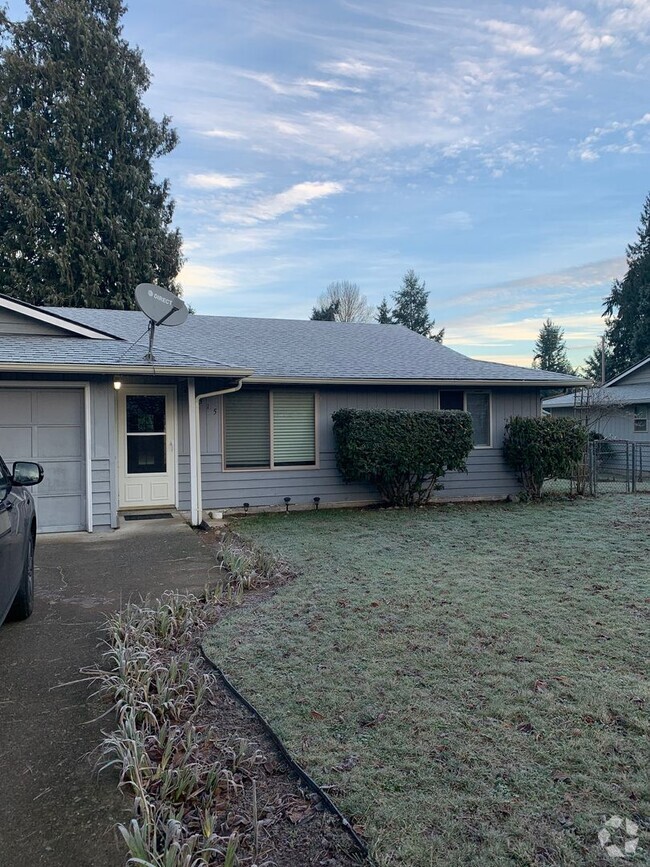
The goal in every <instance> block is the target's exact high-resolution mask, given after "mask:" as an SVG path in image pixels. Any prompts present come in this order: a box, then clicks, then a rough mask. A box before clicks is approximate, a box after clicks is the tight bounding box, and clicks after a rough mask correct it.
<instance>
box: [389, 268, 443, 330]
mask: <svg viewBox="0 0 650 867" xmlns="http://www.w3.org/2000/svg"><path fill="white" fill-rule="evenodd" d="M393 300H394V302H395V306H394V307H393V315H392V321H393V322H395V323H396V324H398V325H405V326H406V327H407V328H410V329H411V331H415V332H416V333H417V334H423V335H424V336H425V337H430V338H431V339H432V340H437V341H438V343H442V338H443V336H444V333H445V329H444V328H442V329H441V330H440V331H438V332H435V333H434V331H433V329H434V327H435V324H436V321H435V319H430V318H429V309H428V301H429V293H428V292H427V291H426V283H425V282H424V280H422V282H420V278H419V277H418V276H417V274H416V273H415V271H414V270H413V269H412V268H410V269H409V270H408V271H407V272H406V274H405V275H404V277H403V278H402V285H401V287H400V288H399V290H398V291H397V292H395V293H394V294H393Z"/></svg>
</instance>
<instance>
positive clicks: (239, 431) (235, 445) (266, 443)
mask: <svg viewBox="0 0 650 867" xmlns="http://www.w3.org/2000/svg"><path fill="white" fill-rule="evenodd" d="M224 415H225V419H224V436H225V455H226V467H227V468H229V469H235V468H237V467H242V468H244V467H270V466H271V422H270V412H269V393H268V391H238V392H235V394H227V395H225V396H224Z"/></svg>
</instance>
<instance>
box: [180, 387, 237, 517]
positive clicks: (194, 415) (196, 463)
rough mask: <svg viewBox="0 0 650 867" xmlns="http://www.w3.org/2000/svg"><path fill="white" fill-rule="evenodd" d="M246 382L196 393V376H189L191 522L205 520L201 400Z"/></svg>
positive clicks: (235, 389) (231, 389)
mask: <svg viewBox="0 0 650 867" xmlns="http://www.w3.org/2000/svg"><path fill="white" fill-rule="evenodd" d="M243 384H244V380H243V378H242V379H240V380H239V382H238V383H237V385H233V386H230V387H229V388H219V389H217V390H216V391H207V392H205V394H197V393H196V383H195V382H194V377H193V376H192V377H188V380H187V397H188V402H189V405H190V411H189V416H190V419H189V435H190V523H191V525H192V526H193V527H198V526H200V524H201V523H202V521H203V491H202V490H201V424H200V417H199V411H200V405H201V401H202V400H204V399H205V398H208V397H218V396H219V395H222V394H232V393H233V392H235V391H239V390H240V388H241V387H242V385H243Z"/></svg>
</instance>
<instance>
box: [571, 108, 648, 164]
mask: <svg viewBox="0 0 650 867" xmlns="http://www.w3.org/2000/svg"><path fill="white" fill-rule="evenodd" d="M647 150H650V112H646V113H645V114H644V115H642V117H640V118H638V119H637V120H633V121H612V122H611V123H608V124H605V125H604V126H599V127H596V128H595V129H594V130H593V131H592V132H591V133H590V134H589V135H588V136H586V137H585V138H584V139H582V141H581V142H579V144H578V145H577V146H576V147H575V148H573V150H572V151H571V155H572V156H574V157H578V158H579V159H580V160H582V161H583V162H595V161H596V160H599V159H600V158H601V156H602V155H603V154H608V153H617V154H635V153H641V152H643V151H647Z"/></svg>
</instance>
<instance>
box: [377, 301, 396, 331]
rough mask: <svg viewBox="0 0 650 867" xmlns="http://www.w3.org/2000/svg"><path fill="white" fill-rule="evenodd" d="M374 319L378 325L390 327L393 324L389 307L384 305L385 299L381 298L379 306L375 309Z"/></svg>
mask: <svg viewBox="0 0 650 867" xmlns="http://www.w3.org/2000/svg"><path fill="white" fill-rule="evenodd" d="M375 319H376V321H377V322H378V323H379V324H380V325H390V324H391V323H392V322H393V317H392V315H391V312H390V307H389V306H388V304H387V303H386V299H385V298H382V301H381V304H380V305H379V307H378V308H377V315H376V316H375Z"/></svg>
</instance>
